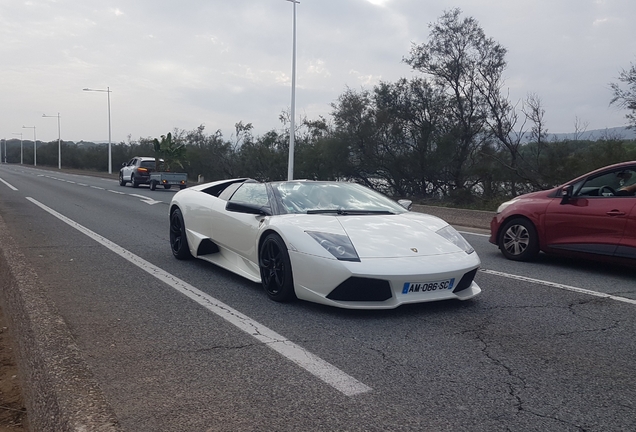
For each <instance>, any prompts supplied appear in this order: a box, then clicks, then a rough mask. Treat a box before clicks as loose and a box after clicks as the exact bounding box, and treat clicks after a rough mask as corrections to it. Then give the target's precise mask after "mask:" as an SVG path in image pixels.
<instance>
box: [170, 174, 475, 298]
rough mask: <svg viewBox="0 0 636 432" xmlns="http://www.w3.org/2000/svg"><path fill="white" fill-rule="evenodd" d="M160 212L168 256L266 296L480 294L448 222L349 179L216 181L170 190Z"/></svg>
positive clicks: (467, 255) (464, 246) (461, 242)
mask: <svg viewBox="0 0 636 432" xmlns="http://www.w3.org/2000/svg"><path fill="white" fill-rule="evenodd" d="M403 204H406V205H407V206H408V204H410V203H409V202H408V201H407V202H406V203H403ZM169 211H170V213H169V214H170V245H171V248H172V253H173V254H174V256H175V257H176V258H178V259H187V258H190V257H192V256H194V257H196V258H200V259H203V260H206V261H209V262H211V263H213V264H216V265H218V266H220V267H223V268H225V269H227V270H230V271H232V272H234V273H236V274H239V275H241V276H243V277H245V278H247V279H249V280H251V281H254V282H260V283H262V284H263V287H264V289H265V291H266V292H267V295H268V296H269V297H270V298H271V299H272V300H275V301H289V300H292V299H295V298H299V299H302V300H308V301H313V302H317V303H322V304H326V305H331V306H337V307H342V308H350V309H391V308H395V307H397V306H399V305H401V304H404V303H416V302H428V301H434V300H445V299H459V300H467V299H469V298H472V297H474V296H476V295H477V294H479V293H480V292H481V289H480V288H479V286H478V285H477V284H476V283H475V282H474V281H473V279H474V277H475V274H476V273H477V269H478V268H479V265H480V261H479V257H478V256H477V253H476V252H475V251H474V249H473V248H472V247H471V246H470V245H469V244H468V242H466V240H465V239H464V238H463V237H462V236H461V235H460V234H459V233H458V232H457V231H456V230H455V229H454V228H453V227H451V226H450V225H449V224H447V223H446V222H444V221H443V220H441V219H439V218H437V217H434V216H430V215H426V214H422V213H415V212H411V211H408V210H407V209H406V208H404V207H403V206H402V205H400V204H398V203H396V202H394V201H392V200H390V199H389V198H387V197H385V196H384V195H382V194H380V193H377V192H375V191H373V190H371V189H368V188H366V187H364V186H362V185H359V184H356V183H346V182H322V181H304V180H303V181H281V182H271V183H260V182H257V181H255V180H251V179H233V180H223V181H217V182H213V183H206V184H201V185H197V186H193V187H189V188H187V189H184V190H182V191H179V192H177V193H176V194H175V195H174V197H173V199H172V201H171V203H170V210H169Z"/></svg>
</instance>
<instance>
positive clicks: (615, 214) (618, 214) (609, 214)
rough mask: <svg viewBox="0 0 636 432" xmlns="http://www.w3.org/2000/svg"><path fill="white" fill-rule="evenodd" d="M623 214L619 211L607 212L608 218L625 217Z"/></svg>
mask: <svg viewBox="0 0 636 432" xmlns="http://www.w3.org/2000/svg"><path fill="white" fill-rule="evenodd" d="M625 214H626V213H625V212H622V211H620V210H610V211H608V212H607V215H608V216H625Z"/></svg>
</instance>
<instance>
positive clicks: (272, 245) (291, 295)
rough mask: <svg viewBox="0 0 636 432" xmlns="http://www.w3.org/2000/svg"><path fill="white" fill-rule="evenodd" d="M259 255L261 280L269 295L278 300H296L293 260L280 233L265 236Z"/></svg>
mask: <svg viewBox="0 0 636 432" xmlns="http://www.w3.org/2000/svg"><path fill="white" fill-rule="evenodd" d="M258 255H259V258H258V264H259V267H260V270H261V282H262V284H263V288H264V289H265V292H266V293H267V296H268V297H269V298H270V299H272V300H274V301H277V302H288V301H291V300H294V299H295V298H296V292H295V291H294V278H293V275H292V268H291V261H290V259H289V253H288V252H287V246H285V242H284V241H283V239H282V238H280V236H279V235H278V234H275V233H271V234H269V235H268V236H267V237H265V240H264V241H263V244H262V245H261V248H260V251H259V254H258Z"/></svg>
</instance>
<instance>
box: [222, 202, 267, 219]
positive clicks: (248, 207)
mask: <svg viewBox="0 0 636 432" xmlns="http://www.w3.org/2000/svg"><path fill="white" fill-rule="evenodd" d="M225 210H227V211H231V212H236V213H247V214H253V215H258V216H271V215H272V212H271V211H270V209H269V207H264V206H257V205H254V204H249V203H244V202H237V201H228V202H227V204H226V205H225Z"/></svg>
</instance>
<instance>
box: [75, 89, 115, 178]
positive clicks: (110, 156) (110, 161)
mask: <svg viewBox="0 0 636 432" xmlns="http://www.w3.org/2000/svg"><path fill="white" fill-rule="evenodd" d="M82 90H84V91H93V92H105V93H107V94H108V174H112V173H113V156H112V150H111V134H110V87H106V90H103V89H91V88H85V89H82Z"/></svg>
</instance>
